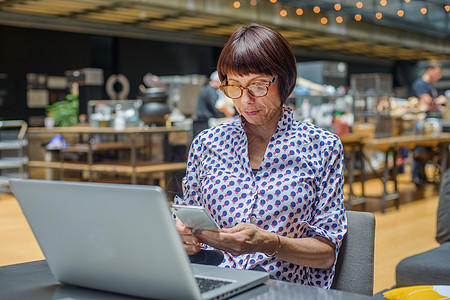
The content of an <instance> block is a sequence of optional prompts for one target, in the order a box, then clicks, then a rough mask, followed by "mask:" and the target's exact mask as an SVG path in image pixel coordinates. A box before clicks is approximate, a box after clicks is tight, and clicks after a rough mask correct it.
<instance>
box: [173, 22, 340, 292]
mask: <svg viewBox="0 0 450 300" xmlns="http://www.w3.org/2000/svg"><path fill="white" fill-rule="evenodd" d="M217 69H218V72H219V77H220V79H221V81H222V84H221V87H220V88H221V90H222V91H223V92H224V93H225V94H226V95H227V96H228V97H229V98H232V99H233V101H234V105H235V107H236V110H237V111H238V113H239V115H240V117H239V118H236V119H235V120H233V121H230V122H227V123H224V124H222V125H219V126H217V127H214V128H210V129H207V130H205V131H203V132H201V133H200V134H199V135H198V136H197V137H196V138H195V139H194V141H193V143H192V145H191V149H190V154H189V159H188V167H187V173H186V176H185V178H184V179H183V187H184V200H183V201H182V203H179V204H188V205H201V206H204V207H205V208H207V210H209V212H210V214H211V215H212V217H213V218H214V219H215V220H216V222H217V223H218V224H219V226H220V227H221V229H222V230H221V232H220V233H216V232H212V231H203V232H201V233H200V234H198V235H196V236H194V235H193V234H192V231H191V230H190V229H189V228H187V227H185V226H184V225H183V224H182V223H181V222H180V221H179V220H177V221H176V225H177V229H178V231H179V232H180V234H181V236H182V239H183V242H184V245H185V249H186V251H187V253H188V254H189V255H193V254H195V253H197V252H198V251H200V249H201V247H203V246H201V245H200V244H199V243H203V244H204V245H205V247H206V248H207V249H210V248H211V247H213V248H216V249H219V250H222V251H223V253H224V260H223V261H222V263H221V264H220V266H223V267H230V268H241V269H255V268H256V269H261V268H263V269H264V270H265V271H267V272H269V273H270V275H271V277H272V278H275V279H279V280H285V281H290V282H298V283H302V284H307V285H312V286H319V287H324V288H330V286H331V283H332V279H333V275H334V266H335V261H336V257H337V254H338V252H339V246H340V243H341V241H342V238H343V236H344V234H345V232H346V228H347V225H346V217H345V210H344V206H343V201H344V197H343V181H344V178H343V149H342V145H341V143H340V141H339V139H338V137H337V136H335V135H333V134H331V133H329V132H327V131H325V130H323V129H321V128H318V127H316V126H314V125H311V124H308V123H302V122H298V121H294V119H293V112H292V110H291V109H290V108H287V107H284V106H283V104H284V103H285V101H286V99H287V98H288V96H289V95H290V94H291V92H292V91H293V89H294V86H295V80H296V76H297V72H296V61H295V56H294V54H293V52H292V49H291V48H290V46H289V45H288V43H287V41H286V40H285V39H284V38H283V37H282V36H281V35H280V34H279V33H278V32H276V31H274V30H272V29H270V28H267V27H264V26H262V25H258V24H252V25H249V26H248V27H247V26H242V27H240V28H238V29H237V30H236V31H235V32H234V33H233V34H232V36H231V37H230V39H229V40H228V42H227V43H226V44H225V47H224V49H223V50H222V53H221V55H220V58H219V61H218V65H217Z"/></svg>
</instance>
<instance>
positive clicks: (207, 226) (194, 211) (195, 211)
mask: <svg viewBox="0 0 450 300" xmlns="http://www.w3.org/2000/svg"><path fill="white" fill-rule="evenodd" d="M170 208H171V209H172V211H173V213H174V214H175V215H176V216H177V218H178V219H180V221H181V222H183V224H184V225H186V227H189V228H192V229H196V231H201V230H211V231H220V227H219V225H217V223H216V222H215V221H214V219H213V218H212V217H211V215H210V214H209V212H208V211H207V210H206V209H205V208H204V207H203V206H190V205H176V204H173V205H171V206H170Z"/></svg>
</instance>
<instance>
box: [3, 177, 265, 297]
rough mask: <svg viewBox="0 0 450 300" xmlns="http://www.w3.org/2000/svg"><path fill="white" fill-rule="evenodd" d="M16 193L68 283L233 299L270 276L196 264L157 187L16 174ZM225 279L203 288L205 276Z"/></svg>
mask: <svg viewBox="0 0 450 300" xmlns="http://www.w3.org/2000/svg"><path fill="white" fill-rule="evenodd" d="M10 184H11V187H12V191H13V193H14V195H15V196H16V198H17V200H18V202H19V204H20V206H21V207H22V210H23V212H24V214H25V216H26V218H27V220H28V223H29V224H30V226H31V228H32V230H33V233H34V235H35V236H36V239H37V241H38V243H39V245H40V247H41V249H42V251H43V253H44V255H45V257H46V260H47V263H48V265H49V268H50V270H51V272H52V274H53V276H54V277H55V278H56V279H57V280H58V281H60V282H63V283H68V284H73V285H78V286H83V287H89V288H95V289H100V290H106V291H111V292H116V293H122V294H127V295H133V296H139V297H146V298H164V299H214V298H218V299H220V298H227V297H230V296H232V295H234V294H237V293H239V292H241V291H244V290H247V289H249V288H251V287H254V286H257V285H259V284H261V283H263V282H264V281H266V280H267V279H268V277H269V276H268V274H267V273H264V272H259V271H248V270H235V269H226V268H219V267H215V266H206V265H198V264H191V263H190V261H189V257H188V256H187V254H186V252H185V250H184V247H183V244H182V241H181V238H180V237H179V234H178V232H177V230H176V228H175V225H174V223H173V220H172V218H171V214H170V210H169V206H168V202H167V198H166V194H165V192H164V191H163V190H162V189H161V188H159V187H156V186H142V185H123V184H104V183H80V182H65V181H47V180H26V179H23V180H22V179H13V180H11V181H10ZM205 279H212V280H219V281H223V283H221V284H223V285H219V287H217V288H215V289H211V290H209V291H205V292H201V291H200V288H199V287H198V285H197V281H199V280H205Z"/></svg>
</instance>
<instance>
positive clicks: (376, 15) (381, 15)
mask: <svg viewBox="0 0 450 300" xmlns="http://www.w3.org/2000/svg"><path fill="white" fill-rule="evenodd" d="M375 18H377V19H378V20H380V19H381V18H383V14H382V13H380V12H377V13H376V14H375Z"/></svg>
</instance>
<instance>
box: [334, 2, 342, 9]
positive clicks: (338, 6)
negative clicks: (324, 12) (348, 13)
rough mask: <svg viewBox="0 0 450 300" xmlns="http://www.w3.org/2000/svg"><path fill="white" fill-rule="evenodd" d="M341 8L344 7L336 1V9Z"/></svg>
mask: <svg viewBox="0 0 450 300" xmlns="http://www.w3.org/2000/svg"><path fill="white" fill-rule="evenodd" d="M341 8H342V6H341V5H340V4H339V3H336V4H335V5H334V9H335V10H341Z"/></svg>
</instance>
